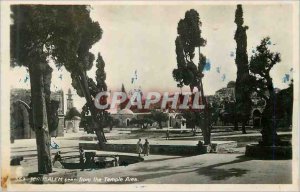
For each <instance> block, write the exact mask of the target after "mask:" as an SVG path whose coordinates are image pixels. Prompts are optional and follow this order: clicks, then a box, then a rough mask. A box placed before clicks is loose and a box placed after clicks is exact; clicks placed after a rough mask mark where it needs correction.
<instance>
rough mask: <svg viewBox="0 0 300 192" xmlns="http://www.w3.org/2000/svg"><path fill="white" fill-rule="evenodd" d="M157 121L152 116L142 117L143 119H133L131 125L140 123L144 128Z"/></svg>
mask: <svg viewBox="0 0 300 192" xmlns="http://www.w3.org/2000/svg"><path fill="white" fill-rule="evenodd" d="M154 122H155V121H154V120H153V119H151V118H142V119H136V118H134V119H132V120H131V121H130V124H131V125H139V126H142V128H147V127H148V125H151V124H152V123H154Z"/></svg>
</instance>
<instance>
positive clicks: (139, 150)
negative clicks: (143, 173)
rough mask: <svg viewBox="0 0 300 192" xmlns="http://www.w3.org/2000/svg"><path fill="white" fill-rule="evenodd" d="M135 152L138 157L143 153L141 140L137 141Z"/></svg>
mask: <svg viewBox="0 0 300 192" xmlns="http://www.w3.org/2000/svg"><path fill="white" fill-rule="evenodd" d="M136 151H137V153H138V154H139V157H140V156H141V153H142V152H143V144H142V140H141V139H139V141H138V142H137V144H136Z"/></svg>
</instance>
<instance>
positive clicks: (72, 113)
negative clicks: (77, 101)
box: [65, 107, 80, 120]
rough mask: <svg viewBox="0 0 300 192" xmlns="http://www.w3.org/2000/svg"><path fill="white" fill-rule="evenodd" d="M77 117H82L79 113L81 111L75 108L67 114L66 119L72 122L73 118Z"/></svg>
mask: <svg viewBox="0 0 300 192" xmlns="http://www.w3.org/2000/svg"><path fill="white" fill-rule="evenodd" d="M75 116H78V117H80V113H79V111H78V110H77V108H76V107H73V108H71V109H70V110H69V111H68V112H67V114H66V116H65V119H66V120H71V119H72V118H73V117H75Z"/></svg>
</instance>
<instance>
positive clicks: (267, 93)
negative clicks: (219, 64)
mask: <svg viewBox="0 0 300 192" xmlns="http://www.w3.org/2000/svg"><path fill="white" fill-rule="evenodd" d="M269 44H271V43H270V38H269V37H266V38H264V39H263V40H262V41H261V43H260V45H258V46H257V47H256V52H255V53H254V55H253V56H252V57H251V60H250V66H249V67H250V71H251V73H252V74H253V76H254V77H255V78H256V82H257V84H258V87H256V90H255V91H256V92H257V93H258V95H259V96H260V97H262V98H264V99H265V100H266V102H267V105H266V107H265V109H264V111H263V114H262V142H261V144H263V145H268V146H269V145H280V140H279V138H278V136H277V132H276V128H277V124H276V118H277V117H276V116H277V113H276V100H277V99H276V97H277V96H276V93H275V90H274V86H273V80H272V78H271V76H270V71H271V69H272V68H273V66H274V65H275V64H277V63H279V62H280V61H281V58H280V54H279V53H274V52H271V51H270V50H269V48H268V45H269Z"/></svg>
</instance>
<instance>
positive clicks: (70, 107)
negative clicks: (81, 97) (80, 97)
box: [66, 89, 74, 112]
mask: <svg viewBox="0 0 300 192" xmlns="http://www.w3.org/2000/svg"><path fill="white" fill-rule="evenodd" d="M72 95H73V94H72V92H71V89H69V90H68V94H67V96H68V97H67V111H66V112H68V111H69V110H70V109H72V108H73V107H74V105H73V98H72Z"/></svg>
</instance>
